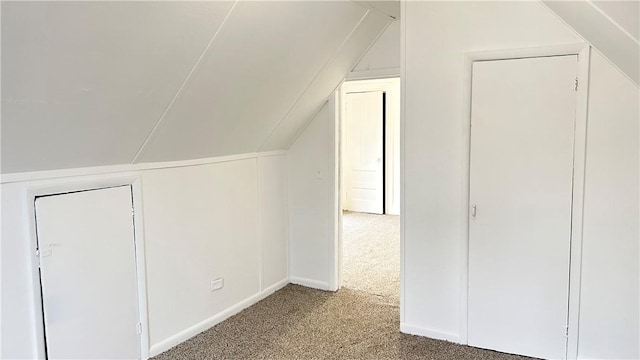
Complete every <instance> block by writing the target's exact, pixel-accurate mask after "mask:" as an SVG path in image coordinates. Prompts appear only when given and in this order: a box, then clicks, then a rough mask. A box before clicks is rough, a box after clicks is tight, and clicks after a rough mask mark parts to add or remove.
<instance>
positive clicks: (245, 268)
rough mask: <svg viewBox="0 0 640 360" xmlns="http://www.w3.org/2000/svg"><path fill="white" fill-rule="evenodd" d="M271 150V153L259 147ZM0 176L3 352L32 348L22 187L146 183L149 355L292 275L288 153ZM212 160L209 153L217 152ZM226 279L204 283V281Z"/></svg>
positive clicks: (31, 352) (27, 353)
mask: <svg viewBox="0 0 640 360" xmlns="http://www.w3.org/2000/svg"><path fill="white" fill-rule="evenodd" d="M262 155H271V156H262ZM262 155H248V156H240V157H239V159H236V160H229V161H222V162H215V163H210V164H203V165H196V166H184V167H172V168H160V169H151V170H134V171H126V172H119V173H115V172H114V173H106V174H102V175H93V176H73V177H66V178H61V179H51V180H38V181H24V182H17V183H3V184H2V185H1V193H2V339H1V340H2V354H0V355H1V357H2V358H33V357H34V356H35V351H36V346H37V345H36V340H37V339H36V333H35V327H34V318H35V315H34V302H35V301H37V299H35V298H34V296H33V290H32V286H33V284H32V281H31V280H32V279H31V274H32V269H31V264H30V261H29V256H31V255H32V252H31V249H30V246H31V239H30V238H29V234H28V224H27V219H28V216H30V215H29V214H28V213H27V204H26V201H27V194H26V191H27V189H28V188H29V187H32V186H48V185H50V184H58V183H61V182H82V183H86V184H91V183H96V182H101V181H104V180H105V179H109V178H118V177H122V176H139V177H140V179H141V182H142V206H143V214H137V215H138V216H139V215H142V216H143V217H144V231H145V245H146V264H147V269H146V270H147V294H148V306H149V307H148V309H149V333H150V340H151V341H150V347H151V353H152V355H153V354H155V353H158V352H160V351H163V350H165V349H167V348H169V347H171V346H173V345H175V344H176V343H178V342H181V341H183V340H185V339H186V338H188V337H190V336H193V335H195V334H196V333H198V332H199V331H202V330H204V329H206V328H208V327H210V326H212V325H214V324H215V323H217V322H219V321H221V320H223V319H224V318H225V317H227V316H229V315H231V314H232V313H233V312H236V311H238V310H240V309H241V308H243V307H246V306H248V305H251V304H252V303H253V302H255V301H257V300H259V299H260V298H262V297H264V296H266V295H268V294H269V293H270V292H272V291H274V290H275V289H276V288H278V287H280V286H284V285H285V284H286V283H287V282H288V274H287V247H288V246H287V242H288V240H287V236H286V230H287V214H286V197H285V196H284V194H286V191H285V190H286V172H285V167H286V155H285V154H284V153H280V154H262ZM214 161H215V159H214ZM220 276H222V277H224V279H225V283H224V284H225V286H224V288H223V289H222V290H220V291H217V292H215V293H211V292H210V282H211V280H213V279H215V278H217V277H220Z"/></svg>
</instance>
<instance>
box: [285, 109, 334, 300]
mask: <svg viewBox="0 0 640 360" xmlns="http://www.w3.org/2000/svg"><path fill="white" fill-rule="evenodd" d="M334 116H335V110H334V109H332V108H331V106H330V105H329V103H325V105H324V106H323V107H322V109H321V110H320V112H319V113H318V114H316V116H315V117H314V119H313V120H312V121H311V123H309V125H308V126H307V128H306V129H305V130H304V132H302V134H301V135H300V137H298V139H297V140H296V141H295V142H294V143H293V145H292V146H291V148H290V149H289V151H288V153H287V161H288V173H289V178H288V184H289V219H290V225H289V229H290V230H289V231H290V233H289V234H290V267H291V268H290V276H291V282H293V283H299V284H302V285H306V286H310V287H315V288H321V289H328V288H329V285H330V268H331V266H332V265H333V264H330V260H331V259H332V258H331V256H330V251H331V249H332V248H331V244H332V241H333V236H334V233H333V230H334V225H335V223H334V212H335V210H334V209H335V203H334V201H335V198H336V197H335V196H334V195H335V194H334V181H335V179H334V173H333V171H334V170H333V169H334V168H335V160H334V156H335V149H334V148H333V139H334V136H335V133H334V131H335V129H334V122H335V118H334Z"/></svg>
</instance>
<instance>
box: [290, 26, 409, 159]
mask: <svg viewBox="0 0 640 360" xmlns="http://www.w3.org/2000/svg"><path fill="white" fill-rule="evenodd" d="M394 21H397V20H390V21H388V22H387V24H386V25H385V26H384V28H382V30H381V31H380V33H378V36H376V38H375V39H373V41H371V44H369V46H367V49H366V50H365V51H364V52H363V53H362V55H360V57H359V58H358V59H357V60H356V61H355V62H354V64H353V65H351V70H349V72H351V71H352V70H353V67H355V66H356V65H358V64H359V63H360V61H362V59H364V57H365V56H366V55H367V53H368V52H369V50H371V48H373V46H374V45H375V44H376V43H377V42H378V39H380V38H381V37H382V35H383V34H384V32H385V31H386V30H387V29H388V28H389V26H390V25H391V24H392V23H393V22H394ZM347 75H349V74H347ZM346 80H347V79H346V78H345V79H342V81H340V83H339V84H338V86H336V87H335V88H334V89H333V90H331V94H333V93H334V92H335V91H336V90H338V89H339V88H340V86H342V84H343V83H344V82H345V81H346ZM331 94H329V96H331ZM325 103H326V101H325V102H324V103H322V104H323V105H322V106H320V108H319V109H318V110H317V111H315V112H314V115H313V116H312V117H311V118H310V119H309V120H307V123H306V124H304V126H303V127H302V129H300V131H298V132H297V133H296V135H295V136H294V137H293V139H292V140H291V141H289V143H288V144H287V149H289V148H291V146H293V144H294V143H295V142H296V141H297V140H298V138H299V137H300V136H301V135H302V133H303V132H304V131H305V130H306V128H307V127H309V124H310V123H311V121H313V119H314V118H315V116H316V115H318V113H320V110H322V107H323V106H324V104H325Z"/></svg>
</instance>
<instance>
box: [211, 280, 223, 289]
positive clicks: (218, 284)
mask: <svg viewBox="0 0 640 360" xmlns="http://www.w3.org/2000/svg"><path fill="white" fill-rule="evenodd" d="M223 287H224V278H218V279H215V280H213V281H211V291H216V290H220V289H222V288H223Z"/></svg>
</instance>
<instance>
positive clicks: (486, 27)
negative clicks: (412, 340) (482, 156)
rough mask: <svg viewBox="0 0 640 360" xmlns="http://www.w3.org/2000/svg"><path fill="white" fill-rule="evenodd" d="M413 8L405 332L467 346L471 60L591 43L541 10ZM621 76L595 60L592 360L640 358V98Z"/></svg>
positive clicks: (584, 314)
mask: <svg viewBox="0 0 640 360" xmlns="http://www.w3.org/2000/svg"><path fill="white" fill-rule="evenodd" d="M403 4H404V6H405V9H404V11H403V15H402V16H403V17H402V21H403V26H404V29H403V31H404V36H403V41H404V45H405V47H404V51H405V54H404V61H405V62H406V63H405V66H404V69H403V71H404V78H403V86H404V88H403V96H404V100H403V101H404V102H405V105H404V111H405V114H404V122H403V134H404V142H403V144H404V159H403V161H404V164H403V178H404V197H403V215H404V216H403V220H404V227H403V236H404V259H405V260H404V269H405V270H404V288H403V289H402V297H401V298H402V299H403V303H402V304H401V321H402V323H401V326H402V327H403V329H404V330H405V331H410V332H414V333H418V334H422V335H428V336H432V337H439V338H445V339H449V340H452V341H461V340H463V339H464V338H465V336H464V334H462V333H461V329H462V327H463V325H462V324H463V323H465V322H466V321H465V319H461V311H460V308H461V299H460V297H461V286H460V278H461V275H462V274H461V271H460V269H461V244H462V243H463V241H466V239H465V238H464V234H463V221H462V217H463V215H462V214H464V213H466V209H463V208H462V204H463V198H462V194H463V193H464V191H463V189H462V184H463V178H462V177H463V174H464V171H463V166H465V164H463V154H462V148H463V144H462V141H463V136H462V134H463V130H462V124H463V119H464V116H465V114H464V104H463V78H462V77H463V60H464V53H465V52H469V51H480V50H494V49H509V48H525V47H536V46H549V45H557V44H566V43H576V42H580V41H581V39H579V38H578V37H577V36H576V35H575V34H574V33H573V31H572V30H570V29H569V28H568V27H567V26H566V25H564V24H563V23H561V22H560V21H559V20H558V19H557V18H556V17H555V16H554V15H552V14H551V13H550V12H549V11H548V10H547V9H546V8H545V7H544V6H542V5H541V4H539V3H537V2H465V3H459V2H406V3H403ZM616 71H617V70H615V69H613V68H612V66H611V65H610V64H609V63H606V62H605V61H603V60H602V59H601V58H599V57H598V55H594V57H593V68H592V71H591V76H592V79H593V83H592V86H591V101H590V105H589V111H590V114H589V130H588V131H589V140H588V148H587V169H588V170H587V174H586V186H587V188H586V193H585V223H584V228H585V235H584V241H585V243H584V249H585V250H584V251H585V253H584V259H583V260H584V263H583V275H584V277H583V284H584V285H583V293H582V298H581V299H582V301H583V308H581V325H580V329H579V330H580V336H581V339H580V353H579V357H581V358H588V357H602V356H607V357H613V358H616V357H624V356H630V355H631V356H632V357H637V356H638V282H639V278H638V225H639V223H638V110H637V104H638V102H637V101H638V100H637V99H638V92H637V91H638V90H637V88H636V87H635V86H633V85H631V84H630V83H629V82H628V81H627V82H624V81H625V80H623V77H622V75H620V74H616V73H615V72H616ZM623 104H626V105H624V106H623ZM607 196H609V197H607ZM604 294H607V295H604ZM604 296H606V297H604ZM598 324H604V325H605V326H606V327H603V328H598V326H599V325H598ZM605 329H617V330H616V331H613V330H612V331H610V332H607V331H606V330H605ZM583 339H584V341H583ZM585 342H587V343H585Z"/></svg>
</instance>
